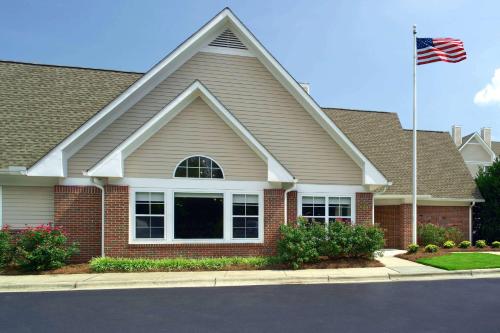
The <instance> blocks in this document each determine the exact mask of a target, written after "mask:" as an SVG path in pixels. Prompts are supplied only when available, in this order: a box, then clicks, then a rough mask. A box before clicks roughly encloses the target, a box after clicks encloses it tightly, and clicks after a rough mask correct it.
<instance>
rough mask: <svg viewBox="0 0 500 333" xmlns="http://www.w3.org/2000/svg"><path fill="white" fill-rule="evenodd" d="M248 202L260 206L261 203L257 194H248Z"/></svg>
mask: <svg viewBox="0 0 500 333" xmlns="http://www.w3.org/2000/svg"><path fill="white" fill-rule="evenodd" d="M246 201H247V203H249V204H258V203H259V196H258V195H256V194H247V196H246Z"/></svg>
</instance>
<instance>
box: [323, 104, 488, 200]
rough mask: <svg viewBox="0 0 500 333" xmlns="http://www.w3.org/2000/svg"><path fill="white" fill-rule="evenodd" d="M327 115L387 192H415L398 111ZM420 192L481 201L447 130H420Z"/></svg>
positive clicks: (408, 140) (407, 134)
mask: <svg viewBox="0 0 500 333" xmlns="http://www.w3.org/2000/svg"><path fill="white" fill-rule="evenodd" d="M323 110H324V112H325V113H326V114H327V115H328V116H329V117H330V118H331V119H332V120H333V121H334V122H335V124H336V125H337V126H338V127H339V128H340V129H341V130H342V131H343V132H344V133H345V134H346V135H347V137H348V138H349V139H350V140H351V141H352V142H353V143H354V144H355V145H356V146H357V147H358V149H359V150H361V152H362V153H363V154H364V155H365V156H367V157H368V158H369V159H370V161H371V162H372V163H373V164H374V165H375V167H376V168H377V169H379V170H380V171H381V172H382V173H383V174H384V175H385V177H386V178H387V179H388V180H389V181H391V182H392V183H393V185H392V186H391V187H390V188H389V189H388V190H387V191H386V192H385V193H386V194H406V195H408V194H411V172H412V154H411V152H412V150H411V149H412V131H411V130H404V129H403V128H402V127H401V123H400V122H399V118H398V116H397V114H396V113H389V112H370V111H356V110H345V109H333V108H324V109H323ZM417 136H418V147H417V158H418V168H417V172H418V173H417V179H418V184H417V188H418V193H419V194H422V195H432V196H433V197H436V198H455V199H469V198H480V196H479V195H478V193H477V190H476V185H475V182H474V180H473V179H472V178H471V176H470V173H469V171H468V170H467V167H466V165H465V163H464V161H463V159H462V156H461V155H460V153H459V152H458V150H457V148H456V146H455V144H454V143H453V141H452V139H451V136H450V135H449V133H448V132H432V131H418V134H417Z"/></svg>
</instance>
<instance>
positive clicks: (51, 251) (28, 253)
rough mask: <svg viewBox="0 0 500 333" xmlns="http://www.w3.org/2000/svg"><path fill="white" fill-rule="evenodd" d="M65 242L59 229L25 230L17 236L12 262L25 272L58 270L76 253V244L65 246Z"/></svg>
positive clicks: (48, 227) (42, 227)
mask: <svg viewBox="0 0 500 333" xmlns="http://www.w3.org/2000/svg"><path fill="white" fill-rule="evenodd" d="M67 241H68V238H67V237H66V235H65V234H64V233H63V231H62V230H61V229H60V228H59V227H51V226H50V225H42V226H39V227H35V228H31V227H30V228H26V229H24V230H22V231H21V232H20V234H19V238H18V240H17V244H16V245H17V246H16V253H15V257H14V261H15V263H16V264H17V265H18V266H19V267H20V268H21V269H23V270H27V271H42V270H49V269H56V268H60V267H62V266H64V264H65V263H66V262H67V261H68V260H69V258H70V257H71V256H72V255H73V254H75V253H77V252H78V247H77V244H76V243H73V244H71V245H67V244H66V243H67Z"/></svg>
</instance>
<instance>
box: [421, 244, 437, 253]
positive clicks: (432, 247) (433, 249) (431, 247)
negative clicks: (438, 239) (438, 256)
mask: <svg viewBox="0 0 500 333" xmlns="http://www.w3.org/2000/svg"><path fill="white" fill-rule="evenodd" d="M424 250H425V252H428V253H436V252H437V251H439V247H438V246H437V245H434V244H429V245H427V246H426V247H425V248H424Z"/></svg>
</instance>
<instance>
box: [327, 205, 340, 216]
mask: <svg viewBox="0 0 500 333" xmlns="http://www.w3.org/2000/svg"><path fill="white" fill-rule="evenodd" d="M328 215H330V216H339V215H340V209H339V207H338V206H330V207H328Z"/></svg>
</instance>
